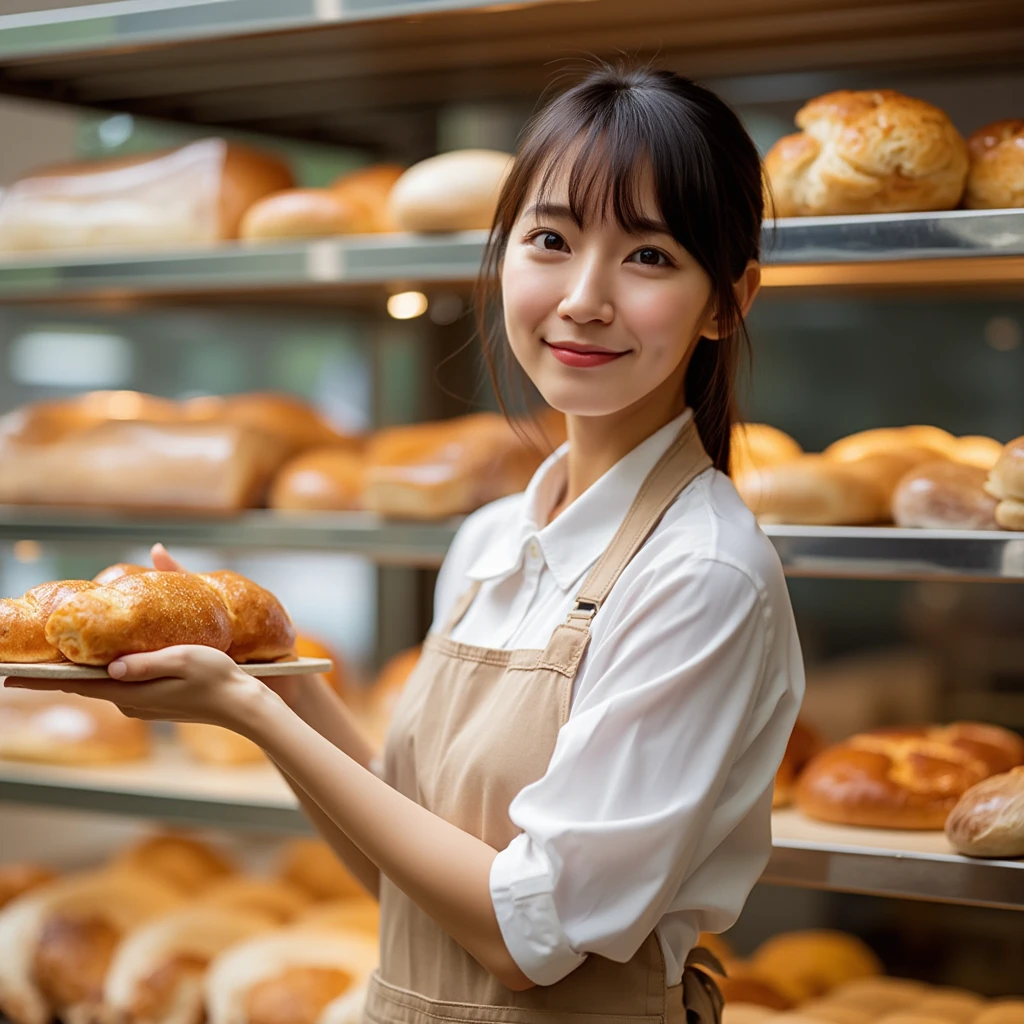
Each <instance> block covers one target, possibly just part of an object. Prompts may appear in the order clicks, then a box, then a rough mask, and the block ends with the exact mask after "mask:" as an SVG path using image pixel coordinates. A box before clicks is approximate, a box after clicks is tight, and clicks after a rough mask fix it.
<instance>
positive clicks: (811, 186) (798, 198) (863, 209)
mask: <svg viewBox="0 0 1024 1024" xmlns="http://www.w3.org/2000/svg"><path fill="white" fill-rule="evenodd" d="M796 124H797V127H798V128H800V129H802V131H800V132H799V133H797V134H795V135H787V136H785V137H784V138H782V139H780V140H779V141H778V142H776V143H775V145H774V146H772V147H771V149H770V150H769V151H768V153H767V154H766V156H765V170H766V172H767V174H768V178H769V180H770V182H771V190H772V194H773V197H774V200H775V215H776V216H778V217H820V216H829V215H834V214H857V213H903V212H906V211H910V210H952V209H954V208H955V207H956V206H957V205H958V204H959V202H960V197H961V195H962V194H963V191H964V184H965V182H966V179H967V169H968V155H967V143H966V142H965V141H964V139H963V137H962V136H961V135H960V133H959V132H958V131H957V130H956V128H955V127H954V126H953V123H952V121H950V119H949V118H948V117H947V116H946V114H945V113H943V111H941V110H939V109H938V107H933V106H932V105H931V104H930V103H925V102H924V101H923V100H918V99H913V98H912V97H910V96H904V95H902V94H901V93H898V92H895V91H893V90H891V89H873V90H864V91H855V90H850V89H843V90H840V91H838V92H831V93H827V94H826V95H824V96H819V97H818V98H817V99H813V100H811V101H810V102H809V103H806V104H805V105H804V106H803V107H801V109H800V110H799V111H798V112H797V115H796Z"/></svg>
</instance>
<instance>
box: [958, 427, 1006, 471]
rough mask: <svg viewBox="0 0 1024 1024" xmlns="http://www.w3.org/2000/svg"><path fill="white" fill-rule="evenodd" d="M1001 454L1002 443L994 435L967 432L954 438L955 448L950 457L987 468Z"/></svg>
mask: <svg viewBox="0 0 1024 1024" xmlns="http://www.w3.org/2000/svg"><path fill="white" fill-rule="evenodd" d="M1002 454H1003V445H1001V444H1000V443H999V442H998V441H997V440H996V439H995V438H994V437H984V436H982V435H981V434H969V435H967V436H966V437H958V438H957V439H956V448H955V449H954V452H953V455H952V456H951V458H952V459H954V461H956V462H962V463H964V465H967V466H978V467H979V468H980V469H985V470H989V469H991V468H992V467H993V466H994V465H995V464H996V463H997V462H998V461H999V458H1000V456H1001V455H1002Z"/></svg>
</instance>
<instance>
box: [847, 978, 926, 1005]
mask: <svg viewBox="0 0 1024 1024" xmlns="http://www.w3.org/2000/svg"><path fill="white" fill-rule="evenodd" d="M931 991H932V988H931V986H930V985H927V984H925V983H924V982H922V981H913V980H911V979H910V978H890V977H887V976H885V975H879V976H878V977H873V978H856V979H854V980H853V981H848V982H846V983H845V984H844V985H840V986H839V987H838V988H835V989H833V990H832V991H831V992H830V993H829V994H828V1001H829V1002H830V1003H849V1004H850V1005H853V1006H857V1007H867V1008H868V1009H869V1010H871V1011H873V1012H874V1013H876V1014H882V1013H888V1012H890V1011H893V1010H898V1009H901V1008H904V1007H907V1006H912V1005H913V1004H915V1003H919V1002H920V1001H921V1000H922V999H924V998H925V996H927V995H928V994H929V993H930V992H931Z"/></svg>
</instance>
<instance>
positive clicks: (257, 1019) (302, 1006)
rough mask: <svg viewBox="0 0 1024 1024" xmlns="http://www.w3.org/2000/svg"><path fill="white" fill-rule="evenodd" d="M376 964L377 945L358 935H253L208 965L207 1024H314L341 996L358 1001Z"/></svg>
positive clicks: (302, 931)
mask: <svg viewBox="0 0 1024 1024" xmlns="http://www.w3.org/2000/svg"><path fill="white" fill-rule="evenodd" d="M377 961H378V950H377V941H376V940H375V939H373V938H371V937H370V936H368V935H360V934H359V933H357V932H352V933H345V932H341V931H338V930H336V929H331V928H325V927H317V928H314V927H311V926H310V927H305V926H302V927H298V926H297V927H293V928H285V929H282V930H281V931H277V932H273V933H271V934H268V935H260V936H257V937H256V938H255V939H251V940H249V941H248V942H242V943H239V944H238V945H237V946H234V947H232V948H231V949H229V950H227V951H226V952H225V953H222V954H221V955H220V956H219V957H217V959H216V960H214V962H213V964H212V965H211V966H210V972H209V974H208V975H207V979H206V1009H207V1021H208V1024H317V1021H318V1020H319V1018H320V1016H321V1014H322V1013H323V1011H324V1010H325V1008H326V1007H327V1006H329V1005H330V1004H331V1003H333V1002H335V1001H336V1000H338V999H339V998H345V997H346V996H349V997H352V998H357V993H358V994H359V995H358V997H359V998H361V996H362V990H363V988H364V986H365V985H366V983H367V981H368V980H369V977H370V975H371V974H372V973H373V971H374V970H375V968H376V967H377Z"/></svg>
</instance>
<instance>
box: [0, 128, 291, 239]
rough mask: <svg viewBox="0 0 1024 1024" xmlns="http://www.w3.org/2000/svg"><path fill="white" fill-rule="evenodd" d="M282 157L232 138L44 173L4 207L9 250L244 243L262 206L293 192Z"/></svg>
mask: <svg viewBox="0 0 1024 1024" xmlns="http://www.w3.org/2000/svg"><path fill="white" fill-rule="evenodd" d="M293 183H294V182H293V178H292V175H291V173H290V172H289V170H288V168H287V166H286V165H285V164H284V163H283V162H282V161H281V160H279V159H278V158H277V157H276V156H274V155H272V154H270V153H265V152H262V151H260V150H257V149H252V148H250V147H247V146H240V145H238V144H236V143H233V142H230V143H229V142H226V141H225V140H224V139H218V138H208V139H200V140H198V141H196V142H190V143H187V144H186V145H184V146H180V147H179V148H177V149H173V150H167V151H163V152H158V153H146V154H143V155H139V156H129V157H115V158H112V159H106V160H93V161H90V162H88V163H78V164H69V165H66V166H63V167H54V168H49V169H47V170H43V171H38V172H36V173H34V174H32V175H30V176H28V177H26V178H23V179H21V180H20V181H17V182H15V183H14V184H13V185H12V186H11V187H10V188H8V189H7V190H6V191H5V192H4V195H3V197H2V201H0V249H5V250H15V251H24V250H39V249H77V248H92V247H96V248H118V247H124V246H147V247H149V246H152V247H156V246H159V247H162V248H166V247H168V246H178V245H189V244H193V243H202V242H218V241H223V240H225V239H230V238H235V237H237V234H238V224H239V221H240V220H241V218H242V214H243V213H244V212H245V210H246V209H247V208H248V207H249V206H251V205H252V204H253V203H254V202H255V201H256V200H257V199H260V198H261V197H262V196H265V195H268V194H269V193H271V192H277V191H280V190H281V189H284V188H290V187H291V185H292V184H293Z"/></svg>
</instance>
